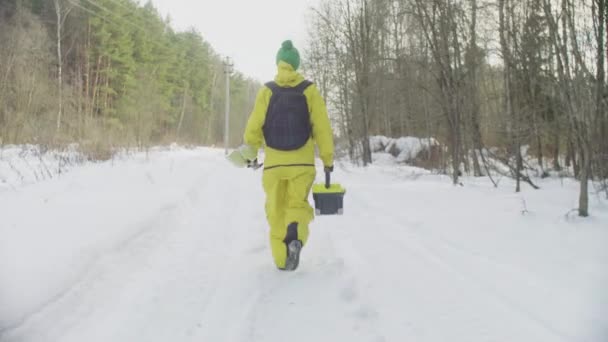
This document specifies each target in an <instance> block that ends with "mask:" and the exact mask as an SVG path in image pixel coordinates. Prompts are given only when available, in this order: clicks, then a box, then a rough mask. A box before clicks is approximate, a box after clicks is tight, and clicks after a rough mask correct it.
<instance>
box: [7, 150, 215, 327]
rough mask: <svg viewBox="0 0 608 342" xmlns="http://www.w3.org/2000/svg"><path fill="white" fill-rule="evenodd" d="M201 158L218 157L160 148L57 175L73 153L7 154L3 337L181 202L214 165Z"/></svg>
mask: <svg viewBox="0 0 608 342" xmlns="http://www.w3.org/2000/svg"><path fill="white" fill-rule="evenodd" d="M205 155H206V156H207V158H206V161H207V162H208V163H209V162H210V161H213V160H216V159H215V158H217V159H221V158H222V154H221V153H218V152H217V151H212V150H207V149H196V150H183V149H181V150H173V151H164V152H163V151H160V150H158V149H157V150H151V151H150V152H149V153H137V154H133V155H132V156H131V157H130V158H128V159H126V158H117V159H114V160H112V161H107V162H101V163H83V164H81V165H80V166H79V167H77V168H73V169H72V170H71V171H70V172H69V173H68V174H63V175H62V176H61V177H54V175H57V174H59V173H61V172H65V168H58V165H59V164H58V163H59V162H60V161H61V160H62V159H61V158H67V159H69V158H77V154H68V155H63V154H61V153H57V154H46V155H40V154H39V153H38V150H37V149H35V148H31V147H26V148H20V147H19V148H8V149H5V150H4V151H3V160H2V164H1V165H2V168H1V170H2V172H3V175H4V177H5V178H4V180H5V183H4V184H8V185H10V188H8V189H6V191H0V208H2V209H1V210H2V217H1V219H0V303H1V304H0V331H2V329H3V328H6V327H8V326H11V325H15V324H18V323H19V322H20V319H22V318H23V317H25V316H26V315H29V314H31V313H32V312H34V311H35V310H37V309H38V308H40V307H41V306H43V305H46V304H48V303H49V302H50V301H53V300H55V299H57V298H59V297H60V296H61V295H62V294H63V293H65V291H67V290H69V289H70V287H71V286H72V285H73V284H74V283H75V282H76V281H77V280H78V279H79V277H80V276H81V275H82V274H83V273H84V272H86V270H87V268H88V267H89V265H91V263H93V262H94V261H95V260H96V259H97V258H98V257H99V256H100V255H103V254H104V253H107V252H108V251H109V250H112V249H114V248H116V246H118V245H120V243H121V242H123V241H125V240H128V239H130V238H132V237H134V236H137V234H138V233H139V232H140V231H142V230H145V229H146V228H147V227H148V226H149V225H150V224H151V222H147V220H150V219H152V220H154V219H155V216H157V215H162V214H163V213H164V212H166V210H167V208H170V207H171V206H172V205H173V204H174V203H176V202H178V201H179V199H181V198H183V197H186V193H187V192H188V191H190V190H191V189H192V188H195V187H196V186H195V184H194V183H195V181H197V180H200V179H201V176H202V175H203V174H204V172H205V170H209V168H211V167H212V164H206V165H202V164H201V163H200V157H201V156H205ZM69 160H72V159H69ZM36 161H37V162H36ZM185 161H188V167H186V166H184V162H185ZM10 170H13V171H12V172H11V171H10ZM59 170H62V171H59ZM15 175H17V176H15ZM23 185H27V186H23Z"/></svg>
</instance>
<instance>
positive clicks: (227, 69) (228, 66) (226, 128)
mask: <svg viewBox="0 0 608 342" xmlns="http://www.w3.org/2000/svg"><path fill="white" fill-rule="evenodd" d="M233 66H234V64H233V63H232V61H231V60H230V57H226V58H225V59H224V74H226V118H225V126H224V153H225V154H228V137H229V133H230V132H229V129H230V74H231V73H232V67H233Z"/></svg>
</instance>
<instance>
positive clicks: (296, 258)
mask: <svg viewBox="0 0 608 342" xmlns="http://www.w3.org/2000/svg"><path fill="white" fill-rule="evenodd" d="M301 250H302V242H301V241H300V240H293V241H291V242H290V243H289V244H288V245H287V259H286V260H285V268H282V270H284V271H295V270H296V269H297V268H298V264H299V263H300V251H301Z"/></svg>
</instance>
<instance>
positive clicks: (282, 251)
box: [262, 166, 316, 268]
mask: <svg viewBox="0 0 608 342" xmlns="http://www.w3.org/2000/svg"><path fill="white" fill-rule="evenodd" d="M315 173H316V171H315V168H314V167H313V166H284V167H277V168H272V169H268V170H265V171H264V176H263V179H262V184H263V186H264V191H265V192H266V218H267V219H268V224H269V225H270V248H271V249H272V257H273V258H274V262H275V264H276V265H277V267H279V268H283V267H285V259H286V258H287V244H288V243H289V242H291V241H292V240H300V241H301V242H302V244H303V245H306V241H307V240H308V224H309V223H310V222H311V221H312V220H313V218H314V211H313V209H312V207H311V206H310V204H309V203H308V194H309V192H310V188H311V187H312V183H313V182H314V180H315Z"/></svg>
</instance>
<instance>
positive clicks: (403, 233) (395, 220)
mask: <svg viewBox="0 0 608 342" xmlns="http://www.w3.org/2000/svg"><path fill="white" fill-rule="evenodd" d="M351 201H352V202H351V203H352V206H354V207H355V210H354V211H355V212H361V211H362V210H367V211H368V212H373V213H375V216H376V217H375V218H374V220H375V221H376V227H380V228H378V229H376V230H375V231H376V232H377V233H378V234H379V235H381V236H382V237H383V242H382V244H383V245H384V246H385V247H390V249H392V250H393V251H396V252H397V253H396V254H397V255H401V256H403V258H404V259H403V260H407V256H406V255H403V254H404V253H408V254H410V255H411V256H412V257H414V258H415V259H418V260H419V261H420V263H421V264H425V265H426V266H430V267H429V268H424V270H425V271H426V273H427V274H426V275H425V276H426V277H427V278H434V279H435V281H429V282H427V284H428V285H429V286H428V287H427V288H422V287H420V288H419V289H418V291H417V292H418V293H419V294H428V293H429V292H431V294H440V293H441V292H443V293H441V294H443V295H444V297H445V298H444V299H443V305H441V303H439V302H438V301H436V300H435V299H434V298H431V297H428V298H423V300H422V302H431V303H432V302H437V303H438V305H436V308H435V309H434V311H435V312H433V313H432V315H434V316H436V317H437V318H438V319H439V320H443V321H445V323H444V324H439V325H441V326H445V327H449V328H454V329H453V330H455V331H453V332H452V334H449V335H445V338H453V337H454V336H458V335H459V334H461V335H463V336H462V338H463V339H464V340H470V339H471V338H472V337H471V334H480V335H481V336H475V337H476V339H475V340H477V338H479V339H480V340H488V339H490V340H493V341H494V340H505V341H509V340H512V338H513V336H510V334H509V333H508V331H507V330H506V329H504V328H502V326H501V325H500V324H497V323H496V322H495V319H494V318H490V319H488V313H487V312H484V311H482V310H476V311H472V310H471V309H470V305H471V304H473V303H475V302H477V303H479V302H480V299H481V298H486V301H484V302H483V303H484V304H483V307H484V309H485V310H488V309H489V310H492V311H494V312H500V313H501V315H502V316H504V315H505V314H506V315H507V316H506V317H504V319H505V320H506V321H507V322H508V321H509V319H510V320H513V319H514V320H515V321H520V322H518V324H517V325H516V326H519V327H523V326H524V324H522V322H521V321H522V319H521V318H519V316H520V315H521V314H524V316H527V317H528V318H529V320H528V321H526V322H523V323H526V324H527V325H528V330H529V331H530V333H535V334H541V335H539V336H544V337H543V338H544V339H538V338H537V339H535V341H539V340H547V341H555V339H556V338H557V339H559V340H564V341H565V338H564V336H563V334H561V333H559V332H558V331H555V330H554V329H552V328H551V327H550V326H547V325H546V324H543V322H539V321H538V320H537V319H536V317H530V316H529V315H528V312H526V311H525V310H522V309H521V308H519V307H518V306H516V305H513V303H512V302H510V301H508V300H506V298H505V297H504V296H502V295H501V294H500V293H497V292H496V291H494V290H492V289H490V288H488V287H487V286H485V284H483V283H480V282H479V281H478V277H476V276H475V275H474V274H470V272H465V271H463V270H462V269H461V268H459V267H456V266H455V265H454V264H453V263H452V262H449V261H447V260H446V259H445V258H444V257H443V256H441V255H440V254H438V253H437V252H436V251H434V250H433V249H431V248H430V247H429V246H430V243H429V242H427V241H424V238H423V237H421V236H420V235H419V234H415V233H413V232H415V231H418V230H421V229H422V228H421V229H417V230H412V227H420V226H421V225H422V224H421V223H418V222H412V221H411V220H410V219H408V218H406V217H403V216H401V215H398V214H395V212H399V211H394V212H391V211H389V210H387V209H385V208H382V207H380V206H378V205H375V204H373V203H372V204H370V203H368V202H364V199H363V198H358V195H357V194H355V195H352V196H351ZM362 203H365V205H363V204H362ZM389 233H390V234H389ZM404 248H405V249H404ZM404 264H409V265H410V266H415V267H416V268H420V267H419V266H418V265H415V264H413V263H411V262H409V263H407V262H404ZM429 270H431V271H432V272H429ZM374 271H376V273H377V271H378V269H377V268H376V270H374ZM420 275H421V274H419V273H418V274H414V275H413V276H416V277H419V276H420ZM423 275H424V273H423ZM454 276H456V277H454ZM448 279H449V280H454V279H458V280H459V282H458V287H457V288H449V287H448V286H445V287H444V288H443V289H442V288H441V286H439V287H438V289H437V290H436V291H430V290H431V288H432V287H433V286H436V285H435V284H436V283H440V282H442V281H446V280H448ZM397 282H398V281H397ZM381 283H391V282H390V281H388V282H387V281H384V282H381ZM454 285H456V284H450V286H454ZM473 289H478V290H481V291H482V292H481V293H475V292H474V290H473ZM455 290H457V291H458V292H456V291H455ZM449 292H454V293H453V294H452V296H445V293H449ZM465 294H466V295H467V296H468V297H470V298H471V301H469V302H468V303H465V302H464V301H463V300H458V299H457V297H458V296H462V295H465ZM488 299H489V300H488ZM427 304H428V303H427ZM448 304H449V305H448ZM509 312H511V313H515V314H508V313H509ZM432 315H431V316H432ZM490 316H491V315H490ZM454 318H457V319H458V321H459V322H461V325H460V326H459V327H455V326H452V327H450V321H452V320H453V319H454ZM465 322H468V323H466V324H465ZM530 322H534V324H535V326H536V328H535V326H534V325H530V324H529V323H530ZM490 323H491V324H490ZM490 325H493V326H492V327H489V326H490ZM538 327H542V329H543V330H544V331H545V332H544V333H542V332H539V331H538V329H537V328H538ZM547 332H548V333H549V335H547V334H546V333H547ZM522 338H523V339H528V338H529V336H525V335H524V336H522ZM539 338H540V337H539Z"/></svg>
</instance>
